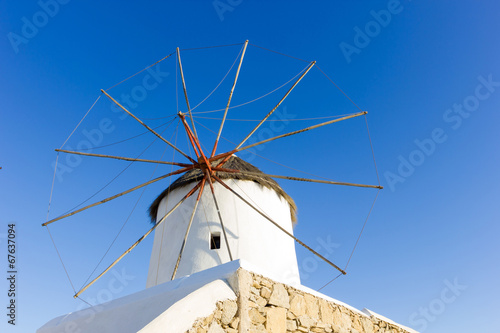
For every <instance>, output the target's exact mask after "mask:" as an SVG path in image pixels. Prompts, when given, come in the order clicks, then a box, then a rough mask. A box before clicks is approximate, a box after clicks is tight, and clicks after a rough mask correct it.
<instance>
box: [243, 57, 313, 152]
mask: <svg viewBox="0 0 500 333" xmlns="http://www.w3.org/2000/svg"><path fill="white" fill-rule="evenodd" d="M315 63H316V61H313V62H311V64H310V65H309V66H308V67H307V69H306V70H305V71H304V73H302V75H301V76H300V77H299V78H298V79H297V81H295V83H294V84H293V86H291V87H290V89H288V91H287V92H286V94H285V96H283V97H282V98H281V100H280V101H279V102H278V104H276V106H275V107H274V108H273V109H272V110H271V111H269V113H268V114H267V115H266V116H265V117H264V119H262V120H261V121H260V123H258V124H257V126H255V128H254V129H253V130H252V131H251V132H250V133H249V134H248V135H247V136H246V137H245V138H244V139H243V140H242V141H241V142H240V143H239V144H238V145H237V146H236V149H238V148H240V147H241V146H243V144H244V143H245V142H246V141H247V140H248V139H249V138H250V137H251V136H252V134H253V133H255V131H256V130H257V129H258V128H259V127H260V126H261V125H262V124H263V123H264V122H265V121H266V119H267V118H269V116H270V115H272V114H273V112H274V111H276V109H277V108H278V107H279V106H280V105H281V103H283V101H284V100H285V98H287V96H288V95H289V94H290V93H291V92H292V90H293V88H295V86H296V85H297V84H298V83H299V82H300V81H301V80H302V78H303V77H304V76H305V75H306V74H307V73H308V72H309V70H310V69H311V68H312V67H313V66H314V64H315Z"/></svg>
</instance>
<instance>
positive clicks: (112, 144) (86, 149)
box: [75, 119, 175, 152]
mask: <svg viewBox="0 0 500 333" xmlns="http://www.w3.org/2000/svg"><path fill="white" fill-rule="evenodd" d="M174 120H175V119H172V120H171V121H170V123H168V122H166V123H164V124H161V125H159V126H156V127H153V129H154V130H156V129H158V128H160V127H163V126H165V125H167V124H168V126H170V124H171V123H172V122H173V121H174ZM148 133H151V132H150V131H146V132H142V133H141V134H138V135H135V136H132V137H130V138H127V139H124V140H121V141H117V142H113V143H110V144H107V145H103V146H98V147H93V148H80V150H75V151H80V152H81V151H88V150H94V149H101V148H105V147H109V146H114V145H117V144H119V143H123V142H126V141H129V140H132V139H135V138H138V137H140V136H142V135H144V134H148Z"/></svg>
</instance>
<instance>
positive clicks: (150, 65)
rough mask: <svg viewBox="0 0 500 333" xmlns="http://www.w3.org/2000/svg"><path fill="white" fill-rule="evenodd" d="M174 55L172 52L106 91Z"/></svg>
mask: <svg viewBox="0 0 500 333" xmlns="http://www.w3.org/2000/svg"><path fill="white" fill-rule="evenodd" d="M174 53H175V51H174V52H172V53H170V54H169V55H168V56H166V57H163V58H161V59H160V60H158V61H157V62H155V63H154V64H152V65H149V66H148V67H146V68H144V69H142V70H140V71H138V72H137V73H135V74H132V75H130V76H129V77H128V78H126V79H124V80H122V81H120V82H118V83H117V84H115V85H113V86H111V87H109V88H108V89H106V91H108V90H110V89H113V88H114V87H116V86H118V85H120V84H122V83H123V82H125V81H127V80H129V79H131V78H133V77H134V76H136V75H138V74H140V73H142V72H144V71H145V70H147V69H149V68H151V67H153V66H154V65H156V64H158V63H160V62H162V61H163V60H165V59H167V58H168V57H170V56H171V55H173V54H174Z"/></svg>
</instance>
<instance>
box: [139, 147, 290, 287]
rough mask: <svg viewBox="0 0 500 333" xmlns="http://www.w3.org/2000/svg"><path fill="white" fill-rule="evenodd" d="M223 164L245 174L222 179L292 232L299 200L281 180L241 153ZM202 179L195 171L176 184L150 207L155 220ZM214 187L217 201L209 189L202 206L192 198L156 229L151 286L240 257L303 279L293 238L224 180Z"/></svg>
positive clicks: (226, 175) (285, 276)
mask: <svg viewBox="0 0 500 333" xmlns="http://www.w3.org/2000/svg"><path fill="white" fill-rule="evenodd" d="M223 167H224V168H226V169H231V170H238V171H240V173H235V172H233V173H231V172H219V173H218V177H219V178H220V179H223V180H224V182H225V183H226V184H227V185H228V186H230V187H231V189H232V190H233V191H235V192H237V193H238V194H239V195H241V197H242V198H244V199H246V200H247V201H248V202H251V203H252V205H254V206H255V207H258V209H259V210H260V211H261V212H263V213H264V214H266V215H267V216H269V217H270V218H271V219H272V220H273V221H276V222H277V223H278V224H279V226H280V227H281V228H283V229H284V230H286V231H287V232H288V233H290V234H292V233H293V230H292V225H293V222H294V221H295V219H296V217H295V212H296V207H295V203H294V202H293V200H292V198H291V197H290V196H289V195H288V194H286V193H285V191H283V189H282V188H281V187H280V186H279V185H278V183H276V181H274V180H273V179H272V178H270V177H268V176H266V175H265V174H263V173H262V172H261V171H260V170H259V169H257V168H256V167H255V166H253V165H251V164H250V163H247V162H245V161H243V160H242V159H240V158H238V157H236V156H231V158H230V159H229V160H228V161H227V162H226V163H225V164H224V165H223ZM242 173H243V174H242ZM201 179H203V173H202V172H201V170H199V169H196V170H192V171H190V172H188V173H186V174H184V175H183V176H182V177H180V178H179V179H177V180H176V181H175V182H173V183H172V185H171V186H169V187H168V188H167V189H166V190H165V191H164V192H163V193H162V194H161V195H160V196H159V197H158V198H157V199H156V200H155V201H154V202H153V204H152V205H151V207H150V214H151V217H152V219H153V220H154V222H155V223H156V222H157V221H160V220H161V219H162V217H163V216H165V214H166V213H167V212H168V211H169V210H170V209H172V208H173V206H174V205H175V203H177V202H179V201H180V200H181V199H182V198H183V197H184V196H185V195H186V194H187V193H188V192H189V191H190V190H191V189H192V188H193V187H194V186H195V185H196V184H197V183H198V182H199V181H200V180H201ZM213 187H214V194H215V198H217V199H216V200H217V205H215V204H213V202H214V201H213V196H212V193H211V191H210V189H209V188H205V190H204V191H203V194H202V195H201V198H200V203H199V204H198V201H197V200H196V198H195V197H194V196H192V197H190V198H189V199H187V200H186V201H185V202H184V204H183V206H181V207H179V209H177V210H176V211H175V212H174V213H173V214H171V215H170V216H169V217H168V218H167V219H166V220H165V222H164V223H163V224H162V226H160V227H159V228H157V229H156V233H155V239H154V244H153V250H152V254H151V261H150V266H149V273H148V280H147V286H148V287H151V286H155V285H157V284H161V283H163V282H166V281H170V280H171V279H173V278H174V277H175V276H177V277H180V276H185V275H190V274H192V273H195V272H199V271H202V270H205V269H207V268H210V267H214V266H217V265H220V264H222V263H225V262H228V261H232V260H236V259H243V260H245V261H247V262H250V263H254V264H256V265H259V266H261V267H262V268H264V269H265V270H266V271H269V272H273V273H274V274H275V276H279V277H280V278H281V279H282V280H284V281H287V282H289V283H297V282H299V281H300V279H299V269H298V265H297V257H296V254H295V244H294V240H293V238H291V237H289V236H288V235H287V234H286V233H284V232H283V231H282V230H280V229H279V228H277V227H276V226H274V225H273V224H271V223H269V221H268V220H267V219H266V218H264V217H263V216H262V215H261V214H259V213H258V212H257V211H256V210H254V209H252V207H250V206H249V205H247V204H246V203H245V202H244V201H242V200H241V199H239V198H238V197H236V196H235V195H234V194H233V193H231V192H230V191H228V190H227V189H225V188H224V186H222V185H221V184H220V183H215V184H213ZM197 204H198V207H197V209H196V208H195V206H196V205H197ZM219 213H220V216H219ZM220 221H223V223H222V224H221V223H220ZM181 259H182V260H181Z"/></svg>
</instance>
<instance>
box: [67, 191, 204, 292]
mask: <svg viewBox="0 0 500 333" xmlns="http://www.w3.org/2000/svg"><path fill="white" fill-rule="evenodd" d="M199 187H200V183H198V185H196V186H195V187H193V189H192V190H191V191H189V193H188V194H186V195H185V196H184V197H183V198H182V199H181V200H180V201H179V202H178V203H177V204H176V205H175V206H174V207H173V208H172V209H171V210H170V211H169V212H168V213H167V214H165V216H163V217H162V219H161V220H160V221H159V222H156V223H155V225H154V226H153V227H152V228H151V229H149V230H148V232H146V233H145V234H144V235H143V236H142V237H141V238H139V239H138V240H137V241H136V242H135V243H134V244H132V246H131V247H129V248H128V249H127V251H125V252H123V254H122V255H121V256H119V257H118V259H116V260H115V261H113V262H112V263H111V265H109V266H108V268H106V269H105V270H104V271H103V272H102V273H101V274H99V276H97V277H96V278H95V279H93V280H92V281H90V282H89V283H88V284H87V285H86V286H85V287H83V288H82V289H81V290H80V291H79V292H77V293H76V294H75V295H74V296H73V297H74V298H77V297H78V296H79V295H80V294H81V293H83V292H84V291H85V290H87V288H88V287H90V286H91V285H93V284H94V283H95V282H96V281H97V280H99V279H100V278H101V277H102V276H103V275H104V274H106V273H107V272H108V271H109V270H110V269H111V268H112V267H113V266H114V265H116V264H117V263H118V262H119V261H120V260H122V259H123V257H125V256H126V255H127V254H128V253H129V252H130V251H132V250H133V249H134V248H135V247H136V246H137V245H139V244H140V243H141V242H142V241H143V240H144V239H145V238H146V237H147V236H148V235H149V234H150V233H152V232H153V230H155V229H156V227H158V226H159V225H160V224H161V223H162V222H163V221H165V220H166V219H167V217H168V216H169V215H170V214H172V213H173V212H174V211H175V210H176V209H177V208H178V207H179V206H180V205H181V204H182V203H183V202H184V201H185V200H186V199H187V198H189V197H190V196H191V195H192V194H193V193H194V192H195V191H196V190H197V189H198V188H199Z"/></svg>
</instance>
